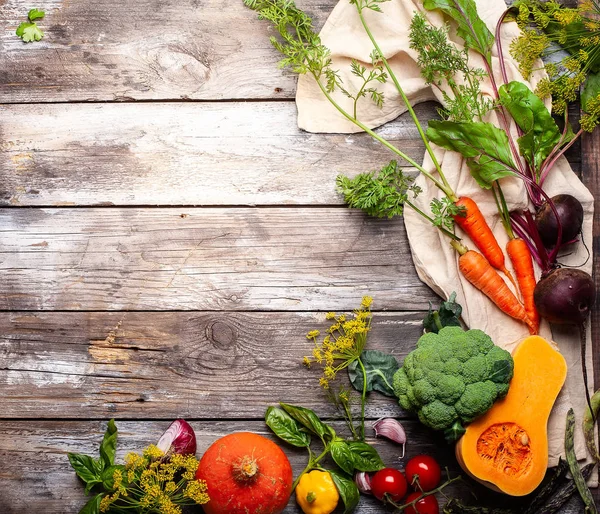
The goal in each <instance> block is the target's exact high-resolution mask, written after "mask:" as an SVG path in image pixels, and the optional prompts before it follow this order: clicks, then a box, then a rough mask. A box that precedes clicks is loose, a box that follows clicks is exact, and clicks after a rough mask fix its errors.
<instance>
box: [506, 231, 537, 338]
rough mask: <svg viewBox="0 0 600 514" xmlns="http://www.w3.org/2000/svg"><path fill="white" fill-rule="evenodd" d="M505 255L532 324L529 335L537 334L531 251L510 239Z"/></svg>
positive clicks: (517, 240)
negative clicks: (513, 271) (513, 272)
mask: <svg viewBox="0 0 600 514" xmlns="http://www.w3.org/2000/svg"><path fill="white" fill-rule="evenodd" d="M506 253H507V254H508V257H509V259H510V262H512V265H513V268H514V270H515V274H516V275H517V282H518V283H519V290H520V291H521V295H522V296H523V303H524V304H525V312H527V316H528V317H529V319H530V320H531V323H532V327H531V328H530V330H531V333H532V334H537V333H538V329H539V327H540V316H539V314H538V311H537V309H536V308H535V302H534V301H533V290H534V289H535V283H536V282H535V272H534V271H533V259H532V258H531V251H530V250H529V247H528V246H527V244H526V243H525V241H523V240H522V239H511V240H510V241H509V242H508V243H507V245H506Z"/></svg>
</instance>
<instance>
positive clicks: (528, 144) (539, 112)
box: [499, 81, 574, 173]
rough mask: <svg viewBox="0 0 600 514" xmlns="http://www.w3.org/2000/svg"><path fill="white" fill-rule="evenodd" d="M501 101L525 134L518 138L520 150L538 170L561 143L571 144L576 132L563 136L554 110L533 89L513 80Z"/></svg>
mask: <svg viewBox="0 0 600 514" xmlns="http://www.w3.org/2000/svg"><path fill="white" fill-rule="evenodd" d="M499 93H500V101H501V102H502V105H503V106H504V107H506V109H507V110H508V112H509V113H510V115H511V116H512V117H513V119H514V120H515V122H516V124H517V125H518V126H519V127H520V128H521V130H522V131H523V132H524V134H523V135H522V136H521V137H520V138H519V139H518V142H519V152H520V154H521V155H522V156H523V157H524V158H525V159H526V160H527V162H528V163H529V164H530V165H531V166H532V168H533V169H534V170H536V172H537V173H539V171H540V169H541V167H542V164H543V162H544V161H545V160H546V158H547V157H548V156H549V155H550V154H551V153H552V151H553V150H554V149H555V148H556V146H557V145H558V144H559V142H560V143H561V145H562V144H566V143H569V142H570V141H571V139H572V138H573V137H574V134H573V132H572V131H571V132H570V133H567V137H566V138H564V139H563V138H562V134H561V131H560V130H559V129H558V125H557V124H556V122H555V121H554V118H552V115H551V114H550V111H548V109H546V106H545V105H544V102H542V101H541V100H540V99H539V98H538V97H537V96H536V95H535V94H533V92H532V91H531V90H530V89H529V88H528V87H527V86H526V85H525V84H523V83H521V82H516V81H513V82H510V83H508V84H505V85H503V86H502V87H501V88H500V91H499Z"/></svg>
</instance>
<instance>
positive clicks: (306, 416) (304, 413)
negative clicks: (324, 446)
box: [279, 403, 335, 441]
mask: <svg viewBox="0 0 600 514" xmlns="http://www.w3.org/2000/svg"><path fill="white" fill-rule="evenodd" d="M279 405H281V407H282V409H283V410H284V411H286V412H287V413H288V414H289V415H290V416H291V417H292V418H294V419H295V420H296V421H297V422H298V423H300V424H301V425H303V426H305V427H306V428H307V429H308V430H310V431H311V432H312V433H313V434H316V435H318V436H319V437H320V438H321V439H322V440H323V441H324V440H325V438H326V437H328V438H330V439H333V438H334V437H335V431H334V430H333V428H331V427H330V426H329V425H327V424H325V423H323V422H322V421H321V420H320V419H319V416H317V415H316V414H315V413H314V412H313V411H312V410H310V409H306V408H304V407H298V406H296V405H289V404H287V403H280V404H279Z"/></svg>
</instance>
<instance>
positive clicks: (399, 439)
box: [373, 418, 406, 459]
mask: <svg viewBox="0 0 600 514" xmlns="http://www.w3.org/2000/svg"><path fill="white" fill-rule="evenodd" d="M373 429H374V430H375V435H376V436H381V437H385V438H386V439H389V440H390V441H394V442H395V443H397V444H401V445H402V456H401V457H400V458H401V459H402V458H404V449H405V445H406V432H405V431H404V427H403V426H402V424H401V423H400V422H399V421H397V420H395V419H394V418H380V419H378V420H377V421H375V423H373Z"/></svg>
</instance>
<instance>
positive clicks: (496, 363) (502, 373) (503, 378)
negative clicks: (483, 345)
mask: <svg viewBox="0 0 600 514" xmlns="http://www.w3.org/2000/svg"><path fill="white" fill-rule="evenodd" d="M494 350H495V351H496V352H498V353H500V352H505V358H501V357H497V358H494V360H493V362H492V365H491V369H490V370H489V372H488V376H487V380H491V381H492V382H495V383H496V384H507V383H508V382H509V381H510V379H511V378H512V376H513V372H514V367H515V366H514V361H513V358H512V357H511V355H510V353H508V352H507V351H506V350H502V349H500V348H497V349H494Z"/></svg>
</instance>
